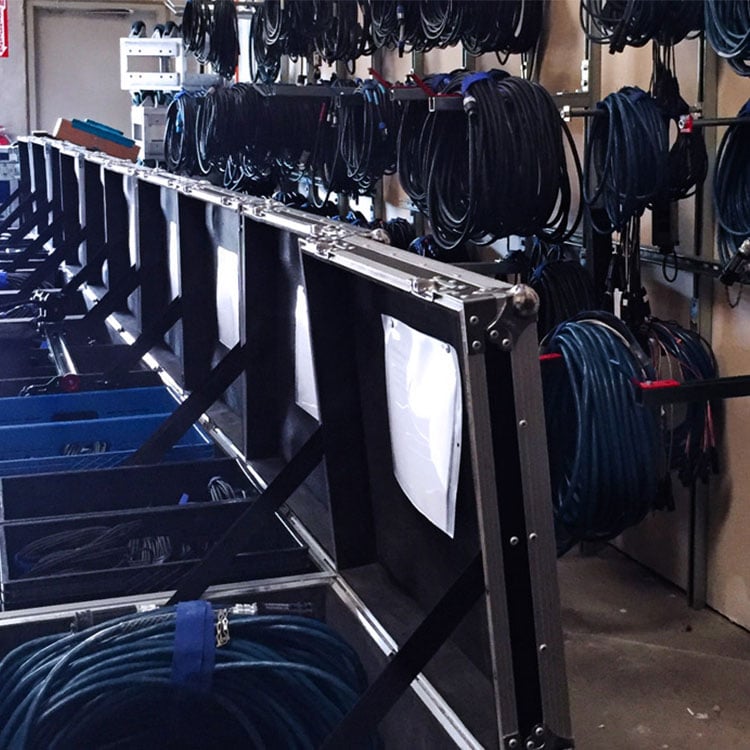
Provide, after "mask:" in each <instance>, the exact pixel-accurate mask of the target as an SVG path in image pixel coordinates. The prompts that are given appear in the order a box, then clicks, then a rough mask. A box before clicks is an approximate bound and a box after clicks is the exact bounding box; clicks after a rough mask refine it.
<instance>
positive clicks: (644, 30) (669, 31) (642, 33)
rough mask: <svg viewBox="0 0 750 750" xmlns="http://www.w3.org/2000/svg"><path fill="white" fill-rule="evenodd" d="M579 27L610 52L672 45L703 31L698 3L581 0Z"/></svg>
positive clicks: (693, 0)
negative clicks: (604, 45)
mask: <svg viewBox="0 0 750 750" xmlns="http://www.w3.org/2000/svg"><path fill="white" fill-rule="evenodd" d="M579 18H580V24H581V28H582V29H583V31H584V33H585V34H586V36H587V37H588V39H589V40H590V41H592V42H594V43H595V44H608V45H609V51H610V53H615V52H622V51H623V50H624V49H625V47H626V46H630V47H643V46H644V45H646V44H648V43H649V42H650V41H652V40H654V41H657V42H659V43H660V44H666V45H674V44H677V43H679V42H681V41H682V40H683V39H686V38H690V37H692V36H697V35H698V34H699V33H700V32H701V30H702V29H703V2H702V0H618V1H617V2H612V1H611V0H581V5H580V14H579Z"/></svg>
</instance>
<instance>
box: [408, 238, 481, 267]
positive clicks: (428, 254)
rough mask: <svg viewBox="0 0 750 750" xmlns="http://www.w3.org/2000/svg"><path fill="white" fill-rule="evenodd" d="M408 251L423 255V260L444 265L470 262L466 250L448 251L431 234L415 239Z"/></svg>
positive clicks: (461, 248) (460, 248) (454, 249)
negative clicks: (430, 260) (440, 262)
mask: <svg viewBox="0 0 750 750" xmlns="http://www.w3.org/2000/svg"><path fill="white" fill-rule="evenodd" d="M408 249H409V252H412V253H416V254H417V255H421V256H422V257H423V258H432V259H433V260H439V261H442V262H443V263H460V262H463V261H468V260H469V256H468V254H467V252H466V248H464V247H457V248H453V249H452V250H446V249H445V248H443V247H441V246H440V245H439V244H438V243H437V242H436V241H435V238H434V237H433V236H432V235H431V234H425V235H422V236H420V237H415V238H414V239H413V240H412V241H411V243H410V244H409V248H408Z"/></svg>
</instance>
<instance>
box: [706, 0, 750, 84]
mask: <svg viewBox="0 0 750 750" xmlns="http://www.w3.org/2000/svg"><path fill="white" fill-rule="evenodd" d="M704 7H705V24H706V39H707V40H708V42H709V44H710V45H711V46H712V47H713V48H714V51H715V52H716V54H717V55H719V56H720V57H723V58H725V59H726V60H727V61H728V62H729V64H730V65H731V67H732V69H733V70H734V71H735V72H736V73H739V75H741V76H750V0H704Z"/></svg>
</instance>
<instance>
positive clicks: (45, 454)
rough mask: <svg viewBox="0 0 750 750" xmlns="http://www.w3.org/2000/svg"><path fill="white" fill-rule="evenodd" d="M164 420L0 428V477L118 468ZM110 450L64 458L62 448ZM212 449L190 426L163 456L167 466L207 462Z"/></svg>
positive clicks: (149, 418) (138, 418)
mask: <svg viewBox="0 0 750 750" xmlns="http://www.w3.org/2000/svg"><path fill="white" fill-rule="evenodd" d="M164 419H165V415H163V414H157V415H148V416H144V415H140V416H127V417H115V418H112V419H96V420H84V421H74V422H44V423H38V424H23V425H4V426H0V476H11V475H18V474H22V475H25V474H39V473H45V472H52V471H80V470H88V469H101V468H107V467H111V466H118V465H119V464H121V463H122V462H123V461H124V460H125V459H126V458H127V457H128V456H129V455H131V454H132V453H134V452H135V451H136V450H138V448H140V447H141V445H142V444H143V443H144V442H145V441H146V439H147V438H148V437H150V436H151V434H152V433H153V432H154V431H155V430H156V429H157V427H159V425H160V424H161V423H162V422H163V421H164ZM97 441H103V442H106V443H107V444H108V446H109V448H108V450H107V452H105V453H85V454H82V455H73V456H66V455H63V449H64V446H65V445H66V444H69V443H78V444H79V445H91V444H93V443H95V442H97ZM213 455H214V446H213V443H212V442H211V440H210V439H209V437H208V436H207V435H206V434H205V433H204V432H203V431H202V430H201V429H199V428H198V427H195V426H193V427H191V428H190V430H189V431H188V432H187V433H186V434H185V435H184V436H183V438H182V439H181V440H180V441H179V442H178V443H177V444H176V445H175V446H174V447H173V448H172V450H170V451H169V453H167V455H166V456H165V460H166V461H193V460H197V459H203V458H211V457H212V456H213Z"/></svg>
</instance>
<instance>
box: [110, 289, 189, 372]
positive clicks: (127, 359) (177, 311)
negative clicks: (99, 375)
mask: <svg viewBox="0 0 750 750" xmlns="http://www.w3.org/2000/svg"><path fill="white" fill-rule="evenodd" d="M181 317H182V298H181V297H175V298H174V299H173V300H172V301H171V302H170V303H169V305H167V307H166V308H165V310H164V312H163V313H162V314H161V315H160V316H159V318H158V319H157V321H156V322H155V323H154V324H153V325H151V326H150V327H149V328H148V329H146V330H145V331H143V332H142V333H141V335H140V336H139V337H138V338H137V339H136V340H135V341H134V342H133V343H132V344H131V345H130V346H129V347H128V348H127V350H126V351H125V352H123V356H122V357H120V359H119V360H118V361H117V362H115V364H114V365H112V367H110V368H109V370H107V371H106V372H105V373H104V380H106V381H112V380H116V379H117V378H118V377H119V376H120V375H122V374H124V373H126V372H129V371H130V368H131V367H133V366H134V365H135V364H137V363H138V361H139V360H140V359H141V358H142V357H143V355H144V354H147V353H148V352H150V351H151V350H152V349H153V348H154V347H155V346H156V345H157V344H158V343H159V342H160V341H161V340H162V339H163V338H164V334H166V332H167V331H168V330H169V329H170V328H172V326H174V325H175V323H177V321H178V320H179V319H180V318H181Z"/></svg>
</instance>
